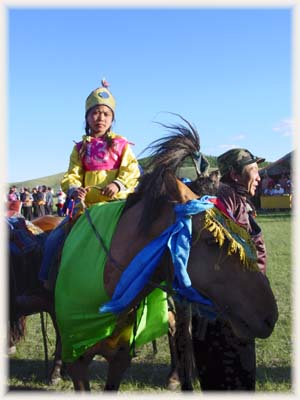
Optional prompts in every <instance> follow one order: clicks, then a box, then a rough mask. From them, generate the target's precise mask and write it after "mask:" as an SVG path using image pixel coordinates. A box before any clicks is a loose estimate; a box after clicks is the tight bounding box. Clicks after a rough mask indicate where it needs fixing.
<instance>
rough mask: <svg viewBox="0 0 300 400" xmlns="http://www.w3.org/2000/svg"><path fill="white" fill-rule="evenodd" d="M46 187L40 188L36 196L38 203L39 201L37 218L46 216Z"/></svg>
mask: <svg viewBox="0 0 300 400" xmlns="http://www.w3.org/2000/svg"><path fill="white" fill-rule="evenodd" d="M45 189H46V186H44V187H43V186H39V187H38V190H37V194H36V201H37V216H38V217H42V216H43V215H45V203H46V201H45V200H46V198H45V191H44V190H45Z"/></svg>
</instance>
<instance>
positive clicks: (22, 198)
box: [6, 185, 65, 221]
mask: <svg viewBox="0 0 300 400" xmlns="http://www.w3.org/2000/svg"><path fill="white" fill-rule="evenodd" d="M6 200H7V201H8V202H10V203H11V202H15V203H18V204H19V205H20V213H21V214H22V215H23V216H24V218H25V219H27V220H28V221H31V220H32V219H34V218H37V217H42V216H44V215H53V214H57V215H59V216H61V217H62V216H64V204H65V194H64V193H63V192H62V191H61V190H59V191H58V192H57V193H54V190H53V189H52V188H51V187H47V186H45V185H41V186H37V187H33V188H32V189H31V190H30V189H29V188H26V187H21V188H19V190H18V189H17V187H16V186H11V187H10V188H9V192H8V194H7V199H6Z"/></svg>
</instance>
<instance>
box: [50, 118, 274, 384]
mask: <svg viewBox="0 0 300 400" xmlns="http://www.w3.org/2000/svg"><path fill="white" fill-rule="evenodd" d="M185 122H187V121H185ZM187 124H188V128H186V127H184V126H181V125H179V126H175V127H170V129H173V130H174V133H173V134H171V135H169V136H168V137H167V138H166V139H161V140H159V141H157V142H155V144H154V145H153V146H152V149H153V157H152V158H151V162H150V164H149V166H148V168H149V171H150V172H149V173H147V174H145V175H144V177H143V179H142V181H141V183H140V186H139V188H138V190H137V192H136V193H134V194H133V195H132V196H130V197H129V198H128V200H127V203H126V206H125V208H124V210H123V213H122V215H121V217H120V219H119V222H118V224H117V227H116V230H115V232H114V235H113V238H112V242H111V245H110V249H109V254H108V258H107V262H106V265H105V269H104V277H103V278H104V287H105V291H106V293H107V294H108V296H110V297H111V296H113V294H114V291H115V288H116V286H117V283H118V282H119V280H120V278H121V276H122V274H123V273H124V271H126V268H127V266H128V265H129V264H130V262H131V261H132V260H133V259H134V257H135V256H136V255H137V254H138V253H139V252H140V251H141V250H142V249H144V248H145V246H147V245H148V244H149V243H150V242H151V241H152V240H154V239H155V238H157V237H159V236H160V235H161V234H162V233H163V232H164V231H165V230H166V229H168V228H169V227H170V226H172V225H173V224H174V221H175V219H176V216H175V211H174V205H175V204H185V203H186V204H191V203H190V202H191V201H192V200H195V199H197V198H198V196H197V195H196V194H195V193H193V192H192V191H191V190H190V189H189V188H188V187H187V186H186V185H184V184H183V183H181V182H180V181H178V180H177V179H176V175H175V174H176V170H177V168H178V166H179V165H180V163H181V162H182V161H183V160H184V159H185V158H186V157H187V156H191V157H192V158H193V159H195V158H197V159H198V160H199V148H200V145H199V137H198V134H197V132H196V130H195V129H194V128H193V127H192V126H191V125H190V124H189V123H188V122H187ZM201 180H203V181H205V178H201V177H200V178H199V182H201ZM206 217H207V214H206V212H201V213H198V214H195V215H193V216H192V217H188V218H191V220H192V245H191V249H190V254H189V258H188V265H187V272H188V274H189V277H190V280H191V283H192V286H193V288H194V289H196V291H197V292H199V293H201V294H202V295H204V296H206V297H207V298H208V299H210V300H211V301H212V302H213V304H214V305H215V307H216V308H217V310H218V312H219V314H220V315H222V317H223V318H224V319H226V320H228V321H229V323H230V324H231V325H232V328H233V329H234V331H235V333H236V334H237V335H239V336H241V337H246V338H250V337H251V338H253V337H259V338H266V337H268V336H269V335H270V334H271V333H272V331H273V328H274V325H275V323H276V321H277V317H278V311H277V305H276V301H275V299H274V296H273V293H272V290H271V288H270V285H269V282H268V280H267V279H266V277H265V276H263V275H262V274H261V273H260V272H259V270H258V268H255V267H253V268H247V267H246V266H245V264H244V262H243V261H241V258H240V254H238V252H236V253H234V254H231V255H230V256H229V255H227V248H228V246H229V244H230V241H229V239H228V237H225V239H224V244H223V246H221V247H220V245H219V243H218V242H217V240H216V237H215V235H214V233H213V232H211V231H210V230H208V229H205V226H206ZM81 218H84V216H82V217H81ZM82 246H84V243H83V244H82ZM87 262H88V260H83V263H82V267H80V268H81V269H85V267H86V263H87ZM72 268H73V266H72ZM72 271H73V272H74V273H76V272H75V270H72ZM62 275H63V274H62V269H61V270H60V273H59V275H58V280H57V287H59V285H60V278H61V276H62ZM72 275H73V274H72V273H71V275H70V283H69V284H68V288H66V287H64V288H63V289H64V290H63V293H62V294H61V295H60V296H59V297H57V290H56V311H58V309H59V308H60V307H59V306H60V304H58V302H59V301H61V299H62V296H65V299H64V300H65V301H66V302H69V304H74V303H76V304H79V306H80V299H78V297H77V294H76V293H73V292H72ZM90 279H93V278H92V277H87V278H86V280H84V279H83V281H82V282H80V284H81V285H82V286H81V287H82V291H81V299H86V298H88V297H89V296H91V293H90V292H89V290H88V289H86V288H88V287H89V281H90ZM173 280H174V270H173V264H172V261H171V257H170V254H169V252H168V250H165V252H164V255H163V256H162V258H161V261H160V262H159V263H158V265H157V267H156V269H155V271H154V273H153V274H152V276H151V278H150V279H149V281H148V283H147V284H146V286H145V287H144V288H143V289H142V290H141V291H140V292H139V293H138V295H137V296H136V297H135V298H134V300H132V301H131V303H130V304H129V305H128V306H127V307H126V309H125V310H124V311H122V312H120V313H119V315H118V318H117V323H116V326H115V329H114V331H113V332H112V333H111V334H109V335H108V336H107V337H105V338H102V339H101V340H97V332H96V331H95V332H94V333H93V335H92V337H89V338H87V342H88V343H89V346H87V348H86V350H85V351H83V352H82V353H81V354H80V355H79V356H77V357H76V358H75V359H73V360H66V361H68V363H67V368H68V372H69V375H70V376H71V378H72V380H73V384H74V389H75V390H90V385H89V377H88V365H89V363H90V362H91V360H92V359H93V357H94V356H95V355H96V354H100V355H102V356H104V357H105V358H106V359H107V361H108V363H109V367H108V374H107V380H106V385H105V390H118V389H119V386H120V383H121V379H122V375H123V373H124V371H125V370H126V369H127V368H128V367H129V365H130V361H131V349H130V341H129V336H130V333H131V332H132V331H133V329H134V325H135V310H136V306H137V305H138V304H140V302H141V301H142V300H143V299H144V298H145V297H146V296H147V295H149V293H151V292H152V291H153V289H154V287H155V285H159V284H160V283H161V282H168V283H170V284H171V283H172V282H173ZM253 293H255V296H253ZM100 317H101V316H100V314H99V318H100ZM70 318H73V319H76V318H77V316H76V315H70V314H69V313H68V312H66V311H65V312H64V310H63V308H61V309H60V311H59V313H57V320H58V326H59V329H60V331H61V334H62V336H64V331H63V328H62V327H63V326H64V322H65V321H70ZM81 324H82V326H83V327H84V324H85V320H84V319H83V320H82V321H81ZM71 334H72V335H73V336H76V332H75V331H74V332H73V333H71ZM62 346H63V348H64V339H63V343H62Z"/></svg>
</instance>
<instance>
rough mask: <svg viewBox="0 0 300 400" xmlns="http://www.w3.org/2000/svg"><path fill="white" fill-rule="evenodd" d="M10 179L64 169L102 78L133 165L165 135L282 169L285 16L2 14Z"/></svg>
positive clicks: (190, 10) (255, 11)
mask: <svg viewBox="0 0 300 400" xmlns="http://www.w3.org/2000/svg"><path fill="white" fill-rule="evenodd" d="M7 74H8V79H7V173H6V178H5V179H6V182H20V181H24V180H30V179H36V178H38V177H44V176H48V175H52V174H56V173H60V172H64V171H66V170H67V168H68V163H69V156H70V153H71V150H72V148H73V145H74V141H77V142H78V141H80V140H81V137H82V135H83V134H84V126H85V122H84V112H85V108H84V107H85V100H86V97H87V96H88V95H89V93H90V92H91V91H92V90H93V89H95V88H97V87H99V86H100V84H101V79H102V78H103V77H105V78H106V80H107V81H108V82H109V83H110V90H111V92H112V93H113V95H114V96H115V98H116V101H117V109H116V121H115V123H114V126H113V131H114V132H116V133H118V134H121V135H123V136H125V137H126V138H127V139H128V140H129V141H130V142H132V143H134V145H133V150H134V153H135V154H136V156H137V157H143V156H145V155H147V153H142V151H143V150H144V149H145V148H146V147H147V146H148V145H149V144H150V143H151V142H152V141H153V140H155V139H158V138H161V137H163V136H164V135H166V133H167V132H166V130H165V129H164V128H163V127H162V126H160V125H159V123H164V124H170V123H171V124H174V123H175V124H176V123H181V121H180V118H179V117H175V116H173V115H172V114H170V113H176V114H180V115H181V116H182V117H183V118H185V119H187V120H188V121H189V122H191V123H192V124H193V125H194V126H195V127H196V128H197V130H198V132H199V136H200V142H201V151H202V152H203V153H204V154H206V155H213V156H218V155H220V154H221V153H223V152H225V151H226V150H228V149H230V148H233V147H243V148H247V149H249V150H250V151H251V152H252V153H254V154H255V155H258V156H262V157H265V158H266V159H267V161H276V160H277V159H278V158H280V157H282V156H283V155H285V154H286V153H288V152H290V151H291V150H292V149H293V147H294V144H293V143H294V142H293V136H292V127H293V122H292V83H293V82H292V9H291V8H290V7H286V8H284V7H278V8H276V7H268V8H266V7H265V8H260V7H251V8H241V7H240V8H239V7H238V6H236V7H230V8H228V7H227V8H226V7H219V8H218V7H212V8H209V7H201V6H198V7H197V6H194V7H187V8H184V7H175V6H174V7H169V8H159V7H149V8H137V7H131V8H129V7H112V8H96V7H94V8H91V7H87V8H83V7H81V8H76V7H66V8H61V7H57V8H55V7H51V8H45V7H43V8H38V6H36V7H34V6H33V7H30V8H29V7H23V8H21V7H13V6H10V7H7Z"/></svg>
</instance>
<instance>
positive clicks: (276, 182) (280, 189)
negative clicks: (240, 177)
mask: <svg viewBox="0 0 300 400" xmlns="http://www.w3.org/2000/svg"><path fill="white" fill-rule="evenodd" d="M292 193H293V185H292V181H291V178H290V175H289V174H281V176H280V177H279V178H277V179H274V178H272V177H271V176H269V175H268V173H267V172H266V173H265V174H264V176H263V178H262V180H261V194H262V195H265V196H281V195H286V194H288V195H289V194H292Z"/></svg>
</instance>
